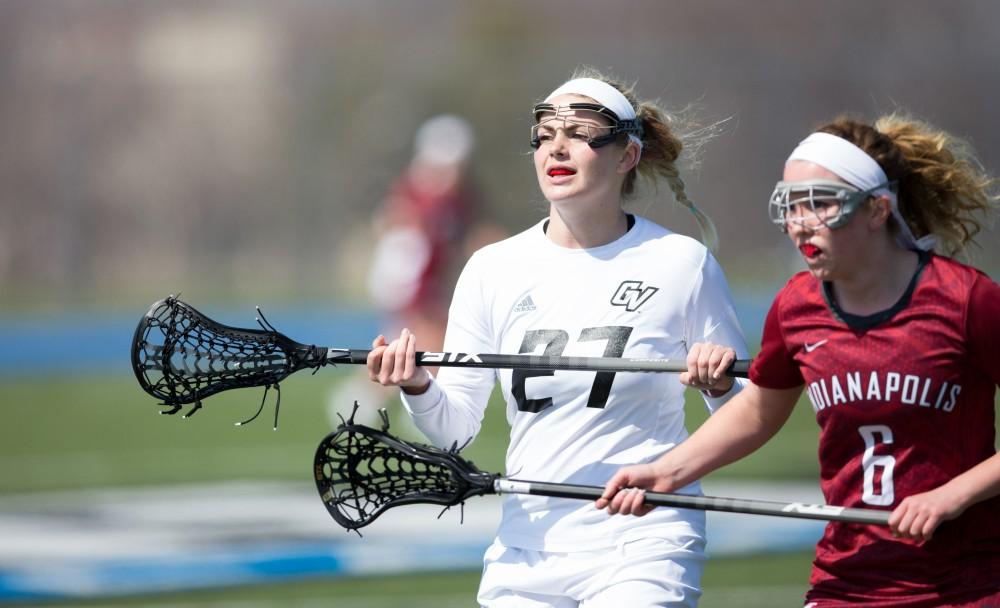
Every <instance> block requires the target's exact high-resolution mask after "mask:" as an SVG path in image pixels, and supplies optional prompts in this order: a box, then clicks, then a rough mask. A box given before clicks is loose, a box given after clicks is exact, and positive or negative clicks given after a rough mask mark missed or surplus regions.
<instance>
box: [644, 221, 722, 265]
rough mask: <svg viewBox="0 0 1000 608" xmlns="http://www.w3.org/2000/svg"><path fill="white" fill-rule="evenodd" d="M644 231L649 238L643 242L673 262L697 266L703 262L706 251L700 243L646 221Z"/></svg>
mask: <svg viewBox="0 0 1000 608" xmlns="http://www.w3.org/2000/svg"><path fill="white" fill-rule="evenodd" d="M646 230H647V234H649V238H648V239H646V241H644V242H645V243H648V244H649V245H650V246H651V247H654V248H656V249H657V251H661V252H663V254H664V255H670V256H671V259H672V260H673V262H677V261H679V260H687V261H689V262H691V263H692V264H696V265H698V264H701V263H702V262H703V261H704V260H705V256H706V255H707V253H708V250H707V249H706V248H705V246H704V245H703V244H702V243H701V241H699V240H697V239H694V238H691V237H689V236H686V235H683V234H678V233H676V232H673V231H672V230H670V229H668V228H664V227H663V226H660V225H659V224H656V223H654V222H650V221H648V220H646Z"/></svg>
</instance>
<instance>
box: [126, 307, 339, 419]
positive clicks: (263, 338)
mask: <svg viewBox="0 0 1000 608" xmlns="http://www.w3.org/2000/svg"><path fill="white" fill-rule="evenodd" d="M258 323H260V325H261V329H240V328H236V327H230V326H228V325H223V324H221V323H218V322H216V321H213V320H212V319H209V318H208V317H206V316H205V315H203V314H201V313H200V312H198V311H197V310H195V309H194V308H192V307H191V306H189V305H187V304H185V303H184V302H181V301H180V300H178V299H177V298H175V297H173V296H170V297H169V298H167V299H165V300H161V301H159V302H157V303H155V304H153V305H152V306H151V307H150V309H149V312H147V313H146V315H145V316H144V317H143V318H142V320H141V321H139V326H138V327H136V329H135V336H134V337H133V339H132V370H133V371H134V372H135V377H136V379H138V380H139V384H140V385H141V386H142V388H143V390H145V391H146V392H147V393H149V394H150V395H152V396H154V397H156V398H158V399H161V400H162V401H163V405H167V406H170V407H171V409H170V410H166V411H164V412H163V413H164V414H176V413H177V411H178V410H180V408H181V406H182V405H185V404H192V403H193V404H194V407H193V408H192V409H191V411H189V412H188V413H187V414H186V415H187V416H190V415H191V414H192V413H194V412H195V411H197V410H198V409H199V408H200V407H201V400H202V399H205V398H206V397H208V396H210V395H214V394H215V393H218V392H221V391H225V390H229V389H233V388H245V387H252V386H263V387H266V388H270V387H275V388H276V390H279V391H280V388H278V386H279V385H278V383H279V382H281V381H282V380H284V379H285V378H286V377H287V376H288V375H289V374H291V373H293V372H296V371H298V370H300V369H303V368H316V369H318V368H319V367H321V366H323V365H324V364H326V363H327V361H328V360H327V357H326V352H327V349H325V348H317V347H316V346H307V345H305V344H300V343H298V342H296V341H294V340H292V339H291V338H288V337H287V336H285V335H284V334H282V333H280V332H278V331H277V330H275V329H274V328H273V327H272V326H271V325H270V324H269V323H267V320H266V319H264V317H263V315H261V314H260V309H258ZM266 396H267V391H266V389H265V398H266ZM279 403H280V393H279ZM261 407H263V402H261ZM258 413H259V411H258ZM254 417H256V415H255V416H254ZM251 420H252V418H251ZM275 420H277V409H276V410H275Z"/></svg>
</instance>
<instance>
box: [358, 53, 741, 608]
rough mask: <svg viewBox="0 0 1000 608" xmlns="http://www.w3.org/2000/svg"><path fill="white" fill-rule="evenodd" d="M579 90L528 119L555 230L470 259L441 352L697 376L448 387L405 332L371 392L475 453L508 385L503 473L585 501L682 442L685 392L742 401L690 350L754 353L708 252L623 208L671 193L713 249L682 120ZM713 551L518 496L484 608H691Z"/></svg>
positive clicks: (665, 528) (686, 521)
mask: <svg viewBox="0 0 1000 608" xmlns="http://www.w3.org/2000/svg"><path fill="white" fill-rule="evenodd" d="M578 75H579V76H582V77H577V78H573V79H572V80H570V81H569V82H567V83H565V84H563V85H562V86H560V87H558V88H557V89H556V90H555V91H554V92H552V93H551V94H550V95H549V96H548V97H547V98H546V99H545V100H544V102H543V103H541V104H538V105H536V106H535V108H534V112H533V114H534V120H535V122H534V125H533V127H532V129H531V133H530V135H531V139H530V142H531V146H532V147H533V148H534V149H535V152H534V156H533V159H534V167H535V173H536V177H537V179H538V184H539V187H540V189H541V192H542V194H543V195H544V196H545V198H546V199H547V200H548V202H549V212H548V215H547V217H546V218H544V219H540V220H539V221H538V222H537V223H535V224H534V225H533V226H532V227H531V228H529V229H527V230H526V231H524V232H522V233H521V234H518V235H516V236H514V237H511V238H509V239H506V240H504V241H502V242H500V243H496V244H493V245H490V246H487V247H485V248H483V249H480V250H479V251H477V252H476V253H475V254H474V255H473V256H472V258H471V259H470V260H469V262H468V264H467V265H466V266H465V269H464V270H463V272H462V275H461V277H460V278H459V281H458V285H457V286H456V288H455V293H454V296H453V298H452V302H451V308H450V310H449V318H448V330H447V335H446V337H445V349H446V350H447V351H454V352H467V353H511V354H514V353H530V354H546V355H556V356H559V355H566V356H604V357H641V358H647V357H648V358H673V359H678V358H689V359H688V360H689V363H690V365H691V370H692V371H689V372H685V373H683V374H681V375H680V381H678V376H676V375H668V374H614V373H610V372H599V373H594V372H579V371H537V370H483V369H471V368H455V367H448V368H442V369H441V371H440V373H439V374H438V376H437V378H436V379H435V378H434V377H432V376H431V374H429V373H428V372H427V371H426V370H425V369H423V368H420V367H416V366H415V358H414V352H415V351H416V349H417V340H418V339H419V340H420V343H419V344H420V346H421V347H424V346H425V345H426V343H425V342H424V341H423V340H424V337H423V336H421V335H420V334H419V333H417V332H415V331H410V330H409V328H407V329H404V330H403V331H402V332H401V333H400V334H399V337H398V338H396V339H394V340H393V341H392V343H391V344H387V342H386V340H385V338H384V337H383V336H379V337H378V338H377V339H376V340H375V342H374V343H373V350H372V352H371V354H370V356H369V359H368V369H369V372H370V374H371V377H372V379H373V380H375V381H377V382H379V383H381V384H383V385H395V386H400V387H401V388H402V392H403V403H404V405H405V408H406V410H407V411H408V412H409V413H410V415H411V416H412V417H413V419H414V422H415V423H416V425H417V426H418V427H419V429H420V430H421V431H422V432H423V433H424V434H425V435H426V436H427V437H429V438H430V439H431V440H432V441H433V442H434V443H435V444H436V445H438V446H440V447H445V448H447V447H450V446H451V445H452V444H453V443H457V444H458V445H459V446H461V445H465V444H466V443H467V442H469V441H470V440H472V438H473V437H475V436H476V434H477V433H478V432H479V430H480V425H481V423H482V420H483V414H484V411H485V409H486V406H487V403H488V401H489V397H490V394H491V392H492V391H493V389H494V386H495V385H496V383H497V381H499V382H500V385H501V389H502V392H503V396H504V399H505V401H506V406H507V420H508V422H509V423H510V424H511V437H510V447H509V449H508V451H507V460H506V469H507V471H508V473H509V474H514V475H518V476H523V477H524V478H527V479H539V480H546V481H555V482H567V483H580V484H588V483H603V482H604V481H605V480H606V479H607V478H608V476H610V475H611V473H612V472H613V471H614V470H615V469H617V468H618V467H619V466H620V465H621V464H622V463H624V462H628V461H631V460H634V459H639V460H642V459H644V458H649V459H652V458H655V457H657V456H658V455H659V454H661V453H662V452H663V451H664V450H667V449H669V448H670V447H671V446H673V445H675V444H677V443H679V442H680V441H682V440H683V439H684V437H685V436H686V431H685V427H684V389H685V386H684V385H683V384H682V382H685V383H687V384H688V385H690V386H694V387H695V388H698V389H702V390H703V391H704V393H705V394H704V399H705V401H706V405H707V406H708V407H709V408H710V409H714V408H716V407H719V406H720V405H722V404H723V403H724V402H725V401H726V400H727V399H728V398H729V397H731V396H732V395H733V394H735V393H736V392H737V391H738V390H739V386H738V385H735V383H734V382H733V379H732V378H728V377H724V376H715V377H706V376H703V375H701V374H699V373H698V369H699V368H707V367H709V363H710V362H711V363H714V361H713V360H712V359H711V357H712V350H711V349H707V348H706V349H703V350H702V351H701V354H699V353H697V352H695V351H693V350H689V348H688V345H690V344H693V343H695V342H709V341H716V342H719V343H723V344H728V345H733V346H737V347H738V350H739V352H740V354H741V355H742V356H746V350H745V346H744V340H743V335H742V331H741V330H740V328H739V326H738V323H737V321H736V314H735V311H734V308H733V305H732V301H731V296H730V293H729V288H728V286H727V284H726V280H725V277H724V276H723V274H722V270H721V269H720V268H719V265H718V263H717V262H716V261H715V259H714V257H713V256H712V255H711V253H710V251H709V249H708V248H706V247H705V246H704V245H703V244H701V243H699V242H698V241H696V240H694V239H692V238H689V237H686V236H683V235H680V234H676V233H674V232H671V231H669V230H667V229H666V228H663V227H661V226H659V225H656V224H654V223H653V222H651V221H649V220H647V219H645V218H642V217H639V216H636V215H633V214H631V213H627V212H626V211H625V209H624V207H623V205H624V202H625V200H626V199H628V198H629V197H630V196H632V195H633V194H634V190H635V187H636V181H637V178H638V177H639V176H643V177H646V178H648V179H649V180H650V181H651V182H653V183H656V182H657V181H659V180H662V181H663V182H665V183H666V185H667V186H668V187H669V188H670V191H671V192H672V193H673V195H674V197H675V198H676V199H677V200H678V201H679V202H681V203H682V204H684V205H685V206H686V207H688V208H689V209H690V210H691V211H692V213H694V214H695V217H696V219H697V220H698V222H699V224H700V225H701V226H702V228H703V239H704V240H705V241H706V242H708V243H714V240H715V236H714V227H713V226H712V224H711V221H710V220H709V219H708V218H707V217H706V216H705V215H704V214H702V213H701V212H700V211H699V210H698V209H697V208H696V207H695V206H694V204H693V203H692V202H691V201H690V200H689V199H688V197H687V193H686V192H685V188H684V182H683V181H682V180H681V178H680V175H679V173H678V169H677V165H676V161H677V159H678V156H679V155H680V153H681V149H682V147H683V145H684V144H683V142H682V140H681V139H680V138H679V136H678V134H676V133H675V132H674V131H673V130H672V128H673V126H672V122H671V119H670V118H669V117H668V116H666V115H665V114H664V113H663V112H662V111H661V110H659V109H658V108H657V107H656V106H655V105H653V104H650V103H642V104H639V103H638V102H637V101H636V100H635V98H634V96H633V94H632V92H631V91H630V90H629V89H628V88H626V87H624V86H622V85H618V84H611V83H610V81H609V80H607V79H605V78H604V77H602V76H600V75H599V74H595V73H590V72H587V73H584V74H578ZM526 135H528V134H527V133H526ZM726 354H728V351H727V353H726ZM701 356H704V357H705V360H704V361H702V360H700V358H701ZM734 385H735V388H734ZM682 491H683V492H687V493H692V494H697V493H700V487H699V486H698V485H697V484H692V485H690V486H688V487H686V488H684V489H683V490H682ZM704 547H705V517H704V513H703V512H698V511H686V510H670V509H664V510H662V511H661V512H659V513H658V514H656V515H655V516H654V517H653V518H649V519H647V520H638V519H634V518H633V519H631V520H625V519H624V518H610V517H607V515H606V514H604V513H602V512H600V511H597V510H595V509H594V508H593V506H592V505H591V504H589V503H586V502H581V501H578V500H570V499H561V498H545V497H534V496H517V495H511V496H507V497H505V498H504V506H503V519H502V521H501V523H500V526H499V529H498V532H497V537H496V539H495V541H494V543H493V545H492V546H491V547H490V548H489V549H488V550H487V553H486V556H485V558H484V563H485V566H484V570H483V577H482V581H481V583H480V588H479V601H480V603H481V604H483V605H486V606H491V607H500V606H517V607H526V606H556V607H570V606H589V607H592V608H597V607H605V606H606V607H612V606H614V607H617V606H622V605H635V606H694V605H695V604H696V603H697V601H698V597H699V596H700V594H701V583H700V579H701V572H702V566H703V564H704V560H705V553H704Z"/></svg>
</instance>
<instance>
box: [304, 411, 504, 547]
mask: <svg viewBox="0 0 1000 608" xmlns="http://www.w3.org/2000/svg"><path fill="white" fill-rule="evenodd" d="M356 408H357V404H355V409H356ZM380 413H381V414H382V420H383V425H382V430H377V429H373V428H370V427H367V426H364V425H361V424H355V423H354V416H353V415H352V416H351V419H350V420H348V421H347V422H345V423H344V424H341V425H340V426H339V427H337V430H335V431H334V432H333V433H330V434H329V435H327V436H326V438H324V439H323V441H322V442H321V443H320V444H319V447H318V448H317V449H316V457H315V460H314V464H315V475H316V489H317V490H319V495H320V498H322V499H323V504H325V505H326V509H327V511H329V512H330V515H331V516H332V517H333V519H334V520H336V522H337V523H338V524H340V525H341V526H342V527H344V528H346V529H348V530H357V529H358V528H361V527H363V526H367V525H368V524H370V523H371V522H372V521H374V520H375V518H377V517H378V516H379V515H381V514H382V513H383V512H384V511H385V510H386V509H389V508H391V507H396V506H399V505H407V504H414V503H429V504H435V505H441V506H444V507H451V506H454V505H457V504H461V503H463V502H465V500H466V499H467V498H469V497H471V496H478V495H481V494H493V493H495V490H494V489H493V482H494V480H495V479H496V478H498V477H499V475H493V474H490V473H484V472H483V471H480V470H479V469H477V468H476V467H475V465H473V464H472V463H471V462H469V461H468V460H465V459H463V458H462V457H460V456H459V455H458V446H457V445H456V446H453V447H452V449H450V450H442V449H440V448H436V447H433V446H429V445H421V444H416V443H411V442H409V441H406V440H404V439H400V438H398V437H395V436H393V435H390V434H389V433H388V432H387V431H388V429H389V421H388V418H387V417H386V414H385V410H381V411H380Z"/></svg>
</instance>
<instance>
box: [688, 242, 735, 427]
mask: <svg viewBox="0 0 1000 608" xmlns="http://www.w3.org/2000/svg"><path fill="white" fill-rule="evenodd" d="M686 325H687V330H686V331H687V335H686V336H685V340H686V341H687V343H688V344H694V343H695V342H712V343H713V344H720V345H722V346H729V347H731V348H733V349H734V350H735V351H736V358H737V359H747V358H749V356H750V355H749V351H748V350H747V342H746V338H745V337H744V336H743V330H742V328H741V327H740V323H739V320H738V319H737V317H736V307H735V306H733V296H732V294H731V293H730V291H729V284H728V283H727V282H726V276H725V274H724V273H723V271H722V267H721V266H719V263H718V262H717V261H716V260H715V258H714V257H713V256H712V255H711V254H710V253H708V252H707V251H706V252H705V259H704V262H703V263H702V265H701V271H700V273H699V275H698V277H697V279H696V280H695V282H694V285H693V286H692V290H691V297H690V299H689V305H688V310H687V315H686ZM747 382H748V381H747V380H746V379H743V378H737V379H736V382H735V383H734V384H733V388H732V389H730V390H729V391H728V392H727V393H726V394H725V395H722V396H720V397H710V396H708V395H706V394H704V393H702V395H703V396H704V399H705V406H706V407H708V409H709V411H712V412H714V411H715V410H717V409H718V408H719V407H721V406H722V405H723V404H724V403H726V402H727V401H728V400H729V399H731V398H732V397H733V396H735V395H736V394H737V393H739V392H740V391H741V390H742V389H743V387H744V386H746V384H747Z"/></svg>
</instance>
